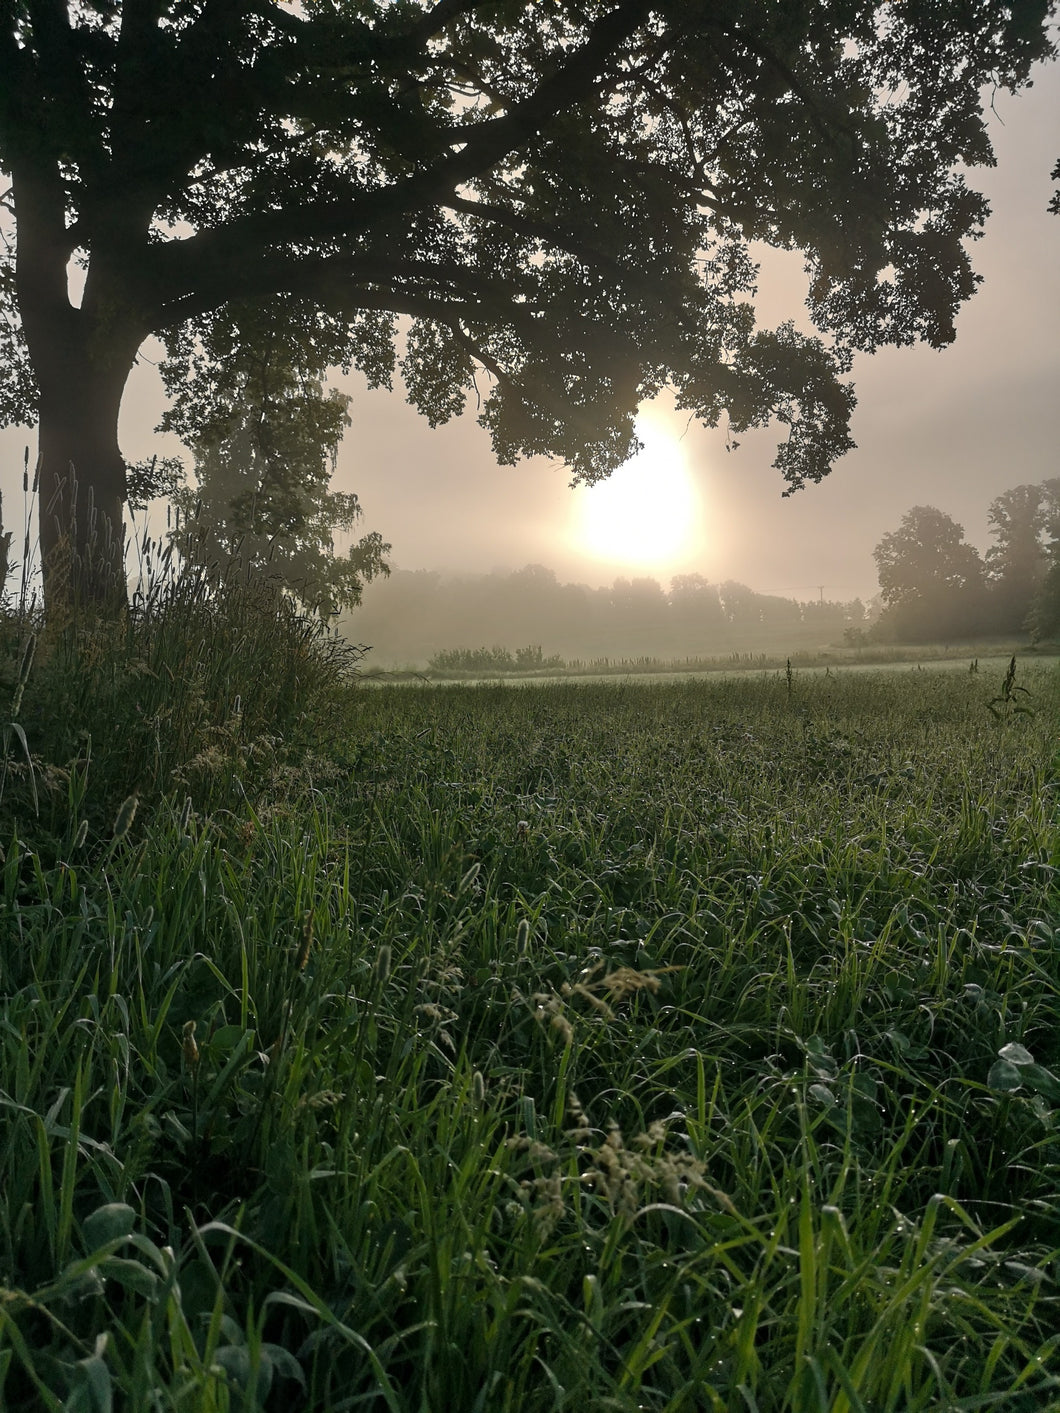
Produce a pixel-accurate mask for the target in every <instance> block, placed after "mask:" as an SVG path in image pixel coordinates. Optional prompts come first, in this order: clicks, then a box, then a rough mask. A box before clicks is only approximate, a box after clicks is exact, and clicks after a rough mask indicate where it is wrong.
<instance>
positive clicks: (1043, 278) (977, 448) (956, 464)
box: [0, 64, 1060, 599]
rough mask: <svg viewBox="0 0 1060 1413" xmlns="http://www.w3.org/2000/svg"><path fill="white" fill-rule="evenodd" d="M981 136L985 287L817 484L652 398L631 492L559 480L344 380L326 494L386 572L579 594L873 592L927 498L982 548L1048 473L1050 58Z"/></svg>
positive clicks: (149, 391)
mask: <svg viewBox="0 0 1060 1413" xmlns="http://www.w3.org/2000/svg"><path fill="white" fill-rule="evenodd" d="M991 131H992V135H993V141H994V147H995V151H996V154H997V159H998V165H997V167H996V168H995V169H994V170H992V171H984V170H977V171H975V172H973V173H972V174H971V181H972V184H973V185H974V186H977V187H980V188H981V189H983V190H985V191H986V193H987V195H988V196H989V198H990V200H991V203H992V206H993V214H992V216H991V218H990V220H989V222H988V225H987V233H986V235H985V237H984V238H983V239H982V240H981V241H980V242H979V243H978V244H977V245H976V246H975V247H974V249H973V261H974V265H975V268H976V270H977V271H978V272H979V273H980V274H982V275H983V276H984V277H985V279H984V283H983V284H982V286H981V287H980V289H979V292H978V293H977V294H976V296H975V297H974V298H973V299H972V300H971V301H970V303H969V304H968V305H966V306H965V309H964V311H963V313H962V314H961V315H960V316H959V319H958V326H957V327H958V336H957V341H956V343H955V344H954V345H952V346H951V347H950V348H948V349H946V350H944V351H943V352H941V353H936V352H934V351H932V350H930V349H927V348H912V349H897V350H895V349H889V350H886V351H884V352H882V353H879V354H876V355H875V356H874V357H861V358H859V359H858V361H857V363H856V365H855V369H854V381H855V384H856V388H857V394H858V407H857V410H856V412H855V414H854V422H853V434H854V439H855V441H856V442H857V443H858V448H857V450H856V451H853V452H851V453H849V454H848V455H847V456H846V457H844V458H843V459H842V460H841V461H839V462H838V463H837V465H836V468H835V470H834V471H833V472H832V475H831V476H830V477H829V478H828V479H827V480H826V481H824V482H823V483H822V484H821V485H819V486H809V487H807V489H805V490H803V491H800V492H799V493H797V494H796V495H795V496H793V497H790V498H789V499H784V498H782V496H781V491H782V489H783V485H782V482H781V480H780V476H779V473H778V472H776V471H775V470H773V468H772V467H771V465H770V462H771V461H772V458H773V455H774V453H775V445H776V442H777V440H778V439H779V436H780V431H779V430H778V431H776V432H774V431H773V430H772V429H767V430H766V431H763V432H757V433H754V434H751V435H748V436H746V437H744V438H742V439H741V444H740V446H739V448H738V449H737V450H735V451H732V452H727V451H726V449H725V436H724V433H723V432H721V431H713V432H712V431H708V430H706V429H704V428H702V427H700V426H699V425H698V424H692V425H691V426H688V427H686V418H685V417H682V416H680V415H676V414H674V413H673V411H672V409H671V408H669V407H668V406H667V404H666V401H665V399H663V400H661V401H660V403H659V404H658V405H656V406H655V407H652V408H647V409H643V410H644V412H645V415H646V423H645V427H646V433H647V436H648V439H649V443H650V450H649V453H648V454H647V455H646V456H645V457H644V458H643V464H642V465H640V466H636V467H634V468H631V469H630V470H629V471H628V472H627V473H625V474H623V473H620V477H621V480H622V482H623V483H624V484H622V485H619V484H617V483H616V485H615V487H614V488H611V487H603V488H599V489H594V490H592V491H588V492H587V491H584V490H579V491H577V492H572V491H571V490H570V489H569V485H568V481H569V477H568V475H567V473H566V471H565V469H564V468H563V467H562V466H560V465H557V464H553V463H549V462H545V461H535V462H522V463H520V464H519V465H518V466H516V467H514V468H513V467H497V466H496V465H495V464H494V462H493V459H492V456H491V452H490V444H489V439H488V437H487V435H486V433H485V432H483V431H482V430H481V429H480V428H479V427H478V426H477V425H476V423H475V420H474V409H473V406H470V407H469V410H468V412H467V414H466V415H465V416H463V417H462V418H460V419H457V420H456V421H454V422H452V423H450V424H449V425H448V426H446V427H442V428H438V429H437V430H432V429H431V428H430V427H429V426H428V425H427V423H426V422H425V421H424V420H423V419H422V418H420V417H419V416H418V415H417V414H416V413H415V412H414V411H413V409H412V408H410V407H409V406H408V405H407V404H406V403H405V402H404V400H403V397H402V394H401V392H400V391H399V390H395V391H394V392H393V393H386V392H368V391H366V390H365V389H364V387H363V384H359V383H358V382H357V381H356V380H353V379H351V380H350V383H349V385H348V386H347V387H346V391H349V392H351V393H352V394H353V398H354V401H353V405H352V408H351V412H352V415H353V419H354V425H353V426H352V428H351V429H350V431H349V432H348V433H347V435H346V439H345V442H344V444H343V447H342V450H341V452H340V456H339V467H338V474H337V477H336V488H337V489H341V490H353V491H356V492H357V493H358V495H359V496H360V498H361V503H362V505H363V508H364V522H363V524H364V528H366V529H372V530H379V531H380V532H381V533H382V535H383V537H384V538H385V539H387V540H390V541H391V542H392V544H393V553H392V562H393V563H394V564H395V565H396V566H399V567H401V568H405V569H414V568H441V569H457V570H459V569H463V570H489V569H493V568H517V567H519V566H521V565H523V564H526V563H531V562H537V563H542V564H546V565H548V566H550V567H551V568H553V569H555V570H556V571H557V573H558V574H559V575H560V577H561V578H563V579H577V580H582V581H585V582H588V583H591V584H603V583H609V582H610V581H611V580H612V579H613V578H614V577H615V576H616V575H618V574H626V575H629V574H637V573H641V574H643V573H651V574H654V575H655V576H656V577H658V578H662V579H667V578H669V577H670V575H671V574H674V573H686V572H691V571H696V572H699V573H701V574H703V575H705V576H706V577H707V578H708V579H710V580H713V581H720V580H724V579H739V580H742V581H743V582H745V583H747V584H750V585H751V586H752V587H754V588H756V589H759V590H761V591H763V592H770V593H782V594H786V595H790V596H792V597H799V598H809V597H816V596H817V593H818V588H819V586H823V589H824V594H825V596H826V597H828V598H844V599H845V598H852V597H854V596H855V595H861V596H863V597H867V596H869V595H871V594H873V593H875V592H876V576H875V566H874V564H873V561H872V549H873V546H874V545H875V544H876V542H877V541H878V540H879V538H880V536H881V535H882V534H883V533H884V532H885V531H886V530H889V529H893V528H894V527H895V526H896V525H897V523H898V521H899V519H900V518H901V516H902V514H903V513H904V512H905V511H906V510H908V509H909V508H910V507H911V506H913V505H924V504H929V505H937V506H938V507H939V508H940V509H942V510H945V511H946V512H947V513H949V514H951V515H952V516H953V517H954V518H955V519H956V520H958V521H959V522H960V523H961V524H962V525H963V526H964V527H965V531H966V533H967V535H968V538H969V539H970V540H972V542H973V543H976V544H978V545H979V546H980V547H981V548H985V547H986V545H987V543H988V542H989V534H988V527H987V519H986V512H987V506H988V505H989V502H990V501H991V500H992V499H993V498H994V497H995V496H996V495H998V494H999V493H1000V492H1001V491H1003V490H1005V489H1006V488H1007V487H1009V486H1012V485H1016V484H1019V483H1021V482H1028V481H1029V482H1035V481H1041V480H1044V479H1045V478H1046V477H1048V476H1054V475H1058V474H1060V456H1058V448H1060V337H1058V329H1060V258H1058V257H1060V217H1056V216H1050V215H1049V214H1048V213H1047V211H1046V206H1047V203H1048V201H1049V197H1050V194H1051V189H1052V183H1051V182H1050V179H1049V174H1050V172H1051V170H1052V168H1053V165H1054V164H1055V162H1056V161H1057V158H1058V157H1060V65H1055V64H1054V65H1052V66H1050V67H1049V68H1048V69H1047V70H1042V71H1041V72H1040V75H1039V77H1038V80H1037V82H1036V84H1035V86H1034V88H1033V89H1032V90H1030V91H1029V92H1026V93H1023V94H1021V95H1020V96H1019V97H1018V98H1016V99H1013V98H1011V97H1010V96H1009V95H1007V94H999V95H998V96H997V100H996V113H995V114H994V115H992V117H991ZM774 267H775V268H774ZM760 285H761V287H760V292H759V300H758V308H759V315H760V320H761V321H762V322H770V323H776V322H779V321H780V320H782V319H785V318H790V317H795V318H798V317H799V315H800V307H801V296H800V289H801V285H802V278H801V261H800V260H798V259H797V258H795V257H783V258H774V259H772V260H771V261H770V264H769V265H768V266H767V267H765V268H764V269H763V274H762V280H761V282H760ZM144 353H145V355H151V354H152V350H151V348H150V347H148V348H146V349H145V350H144ZM161 406H162V401H161V391H160V386H159V383H158V379H157V374H155V372H154V370H153V368H152V366H151V365H150V364H149V363H148V362H147V359H146V356H145V358H144V359H143V360H142V361H141V365H140V367H139V368H137V370H136V371H135V372H134V375H133V378H132V380H131V381H130V384H129V387H128V390H127V392H126V397H125V403H124V405H123V409H122V423H121V439H122V447H123V450H124V452H125V454H126V456H127V457H128V458H129V459H130V460H137V459H139V458H140V457H143V456H150V455H151V454H152V453H153V452H155V451H159V452H165V451H167V450H168V451H173V450H179V447H177V446H176V445H175V444H174V443H173V441H172V439H165V438H161V437H159V436H156V435H154V433H153V431H152V429H153V427H154V424H155V423H156V422H157V420H158V418H159V416H160V412H161ZM28 440H29V441H31V438H29V437H28V436H27V433H26V432H24V431H20V430H18V429H8V430H6V431H2V432H0V489H2V491H3V496H4V521H5V528H11V527H12V526H14V527H16V528H17V529H19V530H20V527H21V523H22V510H21V506H22V498H21V470H22V449H23V447H24V446H25V444H26V443H27V441H28ZM31 444H32V441H31ZM33 455H34V452H33V451H31V462H32V457H33ZM19 537H20V536H19ZM368 592H369V593H370V592H371V589H369V591H368Z"/></svg>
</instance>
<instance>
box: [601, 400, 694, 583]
mask: <svg viewBox="0 0 1060 1413" xmlns="http://www.w3.org/2000/svg"><path fill="white" fill-rule="evenodd" d="M637 435H638V437H639V438H640V440H641V441H642V442H643V444H644V449H643V451H641V452H640V453H639V454H638V455H637V456H635V457H634V458H633V460H632V461H627V462H626V464H625V465H624V466H620V467H619V468H618V470H617V471H615V472H614V473H613V474H612V475H611V476H610V477H609V478H608V479H607V480H606V481H602V482H601V483H600V484H599V485H596V486H587V487H584V488H583V489H582V490H581V491H579V493H578V495H579V504H578V507H577V529H576V538H577V544H578V548H579V549H580V550H581V551H582V552H583V553H586V554H590V555H592V556H593V557H594V558H595V559H600V560H606V561H608V562H610V563H615V564H623V565H628V566H630V567H631V568H638V569H656V570H665V569H667V568H670V567H671V566H672V565H674V564H675V563H678V562H680V561H681V560H683V559H685V558H686V557H687V556H688V555H689V554H690V553H691V551H692V550H693V548H694V547H695V543H696V540H697V538H698V531H699V514H698V511H699V506H698V497H697V495H696V490H695V486H694V485H693V482H692V478H691V476H690V474H689V471H688V467H687V466H686V464H685V458H684V453H683V451H682V449H681V444H680V443H679V442H678V441H676V440H675V439H674V438H673V436H671V435H670V434H669V433H668V432H667V431H666V430H664V429H663V428H662V427H661V426H659V425H658V423H656V422H652V421H648V420H646V419H642V420H640V421H638V424H637Z"/></svg>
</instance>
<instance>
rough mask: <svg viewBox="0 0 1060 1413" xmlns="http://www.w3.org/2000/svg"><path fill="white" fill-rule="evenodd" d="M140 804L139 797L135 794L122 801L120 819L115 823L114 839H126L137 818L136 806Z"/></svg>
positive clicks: (119, 812)
mask: <svg viewBox="0 0 1060 1413" xmlns="http://www.w3.org/2000/svg"><path fill="white" fill-rule="evenodd" d="M139 803H140V801H139V797H138V796H137V795H135V794H133V795H129V796H128V797H127V798H126V799H125V800H123V801H122V806H121V809H120V810H119V811H118V817H117V818H116V819H115V821H114V839H115V842H117V840H119V839H124V838H125V836H126V834H128V832H129V830H130V828H131V827H132V822H133V820H134V819H135V818H136V806H137V805H138V804H139Z"/></svg>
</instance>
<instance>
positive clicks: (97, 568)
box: [37, 340, 134, 617]
mask: <svg viewBox="0 0 1060 1413" xmlns="http://www.w3.org/2000/svg"><path fill="white" fill-rule="evenodd" d="M79 344H81V341H80V340H74V341H72V343H67V344H65V346H61V347H58V348H54V347H53V349H52V350H51V351H50V353H51V356H50V357H48V358H47V359H45V360H43V361H42V360H40V359H38V364H37V375H38V383H39V386H40V392H41V397H40V426H39V433H38V460H37V487H38V507H39V514H40V553H41V569H42V572H43V577H44V602H45V606H46V608H47V611H48V613H49V615H53V614H57V615H58V616H60V617H64V616H65V615H66V613H68V612H72V611H76V610H78V609H83V608H86V609H91V610H94V611H97V612H102V613H104V614H108V615H109V614H113V613H117V612H120V611H121V609H122V608H123V607H124V606H125V603H126V599H127V589H126V579H125V563H124V560H125V555H124V525H123V518H122V514H123V504H124V500H125V462H124V460H123V459H122V455H121V452H120V450H119V449H118V411H119V408H120V406H121V397H122V392H123V390H124V387H125V381H126V378H127V377H128V373H129V369H130V368H131V366H132V361H133V356H134V354H128V355H124V354H123V355H119V356H116V354H117V350H114V349H108V350H107V352H106V355H105V356H103V357H99V356H98V355H97V356H96V357H92V356H91V355H90V354H89V353H88V351H87V350H86V349H85V348H84V347H83V345H81V346H80V347H79Z"/></svg>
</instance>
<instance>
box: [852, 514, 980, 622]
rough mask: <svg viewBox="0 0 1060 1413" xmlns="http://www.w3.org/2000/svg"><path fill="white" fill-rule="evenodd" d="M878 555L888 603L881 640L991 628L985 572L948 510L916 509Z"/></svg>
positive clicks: (878, 549)
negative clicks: (988, 616)
mask: <svg viewBox="0 0 1060 1413" xmlns="http://www.w3.org/2000/svg"><path fill="white" fill-rule="evenodd" d="M873 557H874V559H875V560H876V570H877V574H878V576H879V581H880V593H881V596H882V598H883V601H884V603H885V604H886V605H887V607H886V609H885V610H884V613H883V615H882V617H881V618H880V621H879V624H878V625H877V627H878V632H879V636H882V637H893V638H897V639H898V641H899V642H924V641H929V640H933V639H940V638H953V637H958V638H965V637H975V636H977V635H978V634H981V633H982V632H983V631H984V630H985V629H986V627H987V623H986V621H985V617H984V614H985V608H986V568H985V566H984V564H983V561H982V559H981V558H980V555H979V551H978V550H977V549H976V548H975V546H974V545H970V544H968V543H967V542H966V540H965V538H964V530H963V528H962V527H961V526H960V525H958V524H957V522H956V521H955V520H954V519H953V518H952V517H951V516H949V515H947V514H946V513H945V512H944V511H942V510H937V509H936V508H935V507H934V506H933V505H914V506H913V508H912V510H908V511H907V512H906V513H905V515H903V516H902V521H901V524H900V525H899V526H898V528H897V530H892V531H890V532H889V533H888V534H886V535H884V536H883V538H882V539H881V540H880V542H879V544H878V545H877V546H876V548H875V549H874V550H873Z"/></svg>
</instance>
